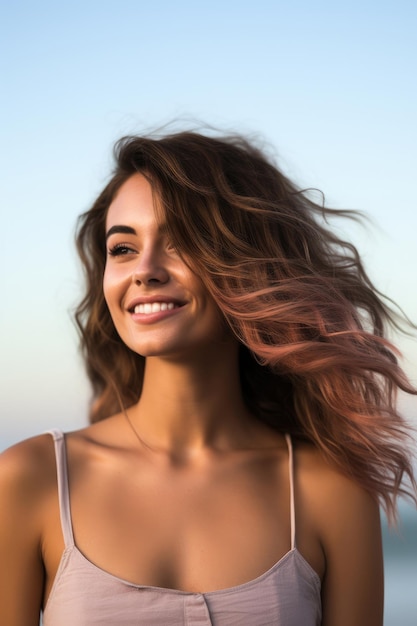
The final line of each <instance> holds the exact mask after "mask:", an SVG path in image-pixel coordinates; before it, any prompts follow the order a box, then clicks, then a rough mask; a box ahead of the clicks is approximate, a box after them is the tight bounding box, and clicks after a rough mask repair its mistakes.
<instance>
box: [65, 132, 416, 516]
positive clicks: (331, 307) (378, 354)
mask: <svg viewBox="0 0 417 626" xmlns="http://www.w3.org/2000/svg"><path fill="white" fill-rule="evenodd" d="M115 159H116V168H115V172H114V175H113V177H112V179H111V180H110V182H109V183H108V185H107V186H106V187H105V189H104V190H103V191H102V193H101V194H100V196H99V197H98V199H97V200H96V202H95V203H94V205H93V206H92V208H91V209H90V210H89V211H87V212H86V213H84V214H83V215H81V216H80V220H79V227H78V233H77V246H78V252H79V254H80V257H81V261H82V263H83V266H84V270H85V275H86V283H87V284H86V292H85V297H84V299H83V300H82V302H81V303H80V305H79V306H78V308H77V310H76V321H77V324H78V327H79V330H80V333H81V345H82V349H83V355H84V358H85V362H86V365H87V371H88V375H89V378H90V381H91V383H92V387H93V403H92V408H91V416H90V417H91V420H92V421H97V420H100V419H103V418H106V417H108V416H110V415H112V414H114V413H116V412H118V411H120V410H121V407H127V406H130V405H132V404H133V403H135V402H137V401H138V399H139V397H140V393H141V387H142V379H143V367H144V359H143V357H141V356H139V355H137V354H136V353H134V352H132V351H131V350H130V349H129V348H128V347H127V346H126V345H125V344H124V343H123V342H122V340H121V339H120V337H119V335H118V333H117V331H116V329H115V327H114V325H113V322H112V319H111V317H110V314H109V311H108V309H107V305H106V303H105V300H104V296H103V290H102V282H103V273H104V268H105V263H106V245H105V220H106V215H107V210H108V208H109V205H110V204H111V202H112V200H113V199H114V197H115V195H116V194H117V191H118V190H119V189H120V187H121V185H122V184H123V183H124V182H125V181H126V180H127V179H128V178H129V177H130V176H132V175H133V174H134V173H136V172H142V173H144V174H146V176H148V177H149V180H150V181H151V184H152V187H153V190H154V195H155V200H156V209H157V211H158V213H159V215H160V216H161V219H164V220H165V221H166V226H167V230H168V233H169V235H170V237H171V240H172V242H173V244H174V245H175V246H176V247H177V249H178V251H179V252H180V254H181V255H182V256H183V258H184V260H185V261H186V262H187V263H188V264H189V265H190V267H191V268H192V269H193V270H194V271H195V272H196V273H198V275H199V276H201V277H202V279H203V281H204V284H205V286H206V288H207V289H208V291H209V292H210V294H211V295H212V297H213V298H214V300H215V301H216V303H217V304H218V306H219V308H220V310H221V311H222V313H223V315H224V318H225V320H226V322H227V324H228V325H229V326H230V329H231V331H232V332H233V333H234V335H235V336H236V337H237V339H238V340H239V342H240V376H241V385H242V392H243V396H244V399H245V402H246V403H247V406H248V407H249V408H250V410H251V411H252V412H253V413H254V414H255V415H256V416H257V417H258V418H259V419H260V420H262V421H264V422H266V423H268V424H269V425H271V426H272V427H274V428H275V429H276V430H278V431H281V432H289V433H291V434H292V435H293V436H295V437H299V438H303V439H305V440H308V441H310V442H312V443H313V444H314V445H315V446H317V448H319V449H320V450H321V451H322V452H323V453H324V455H325V456H326V457H327V458H328V459H329V460H330V461H332V462H334V463H336V464H337V465H338V466H339V468H340V469H341V470H342V471H343V472H344V473H345V474H347V475H349V476H351V477H352V478H354V479H356V480H357V481H358V482H359V483H360V484H362V486H364V487H365V488H366V489H367V490H368V491H370V492H371V493H372V494H373V495H374V496H375V497H377V498H378V499H379V500H380V501H381V502H382V504H383V505H384V508H385V509H386V511H387V512H388V514H389V515H390V517H393V516H394V514H395V502H396V497H397V496H398V495H399V494H405V493H408V494H409V495H410V493H412V489H413V488H414V487H415V482H414V478H413V469H412V465H411V455H410V454H408V453H407V445H408V440H409V434H408V432H409V429H408V427H407V425H406V423H405V422H404V420H403V418H402V417H401V415H400V414H399V413H398V412H397V409H396V405H395V399H396V391H397V389H402V390H404V391H405V392H408V393H416V390H415V389H414V388H413V387H412V386H411V384H410V383H409V381H408V380H407V377H406V376H405V374H404V373H403V371H402V370H401V368H400V367H399V365H398V363H397V358H396V349H395V348H394V347H393V346H392V345H391V344H390V343H389V342H388V340H387V339H386V332H387V328H388V327H389V326H395V327H398V326H399V325H400V323H401V317H400V316H399V315H398V314H397V313H396V312H395V311H394V310H393V309H392V307H391V306H390V304H389V303H388V301H387V299H386V298H384V297H383V296H382V295H381V294H380V293H379V292H378V290H377V289H376V288H375V287H374V286H373V284H372V282H371V280H370V279H369V277H368V275H367V273H366V271H365V269H364V267H363V264H362V262H361V259H360V257H359V254H358V252H357V250H356V248H355V247H354V246H353V245H352V244H351V243H349V242H346V241H343V240H341V239H339V238H338V237H337V236H336V235H335V233H334V232H333V231H332V230H331V229H330V228H329V219H330V218H333V217H335V216H344V217H352V218H353V219H357V216H356V214H355V213H354V212H352V211H335V210H333V209H329V208H324V206H321V205H320V204H317V203H315V202H313V200H312V199H311V196H310V194H309V192H308V191H301V190H299V189H297V188H296V186H295V185H294V184H293V183H291V182H290V181H289V180H288V178H286V177H285V176H284V175H283V174H282V173H281V172H280V171H279V170H278V169H277V167H276V166H275V164H274V163H273V162H272V160H270V159H269V158H267V157H266V156H265V154H263V152H262V151H261V150H259V149H258V148H257V147H256V146H254V145H252V143H250V142H249V141H247V140H246V139H244V138H242V137H239V136H232V137H226V138H220V139H219V138H217V137H212V136H205V135H202V134H199V133H195V132H182V133H175V134H171V135H166V136H162V137H160V136H156V137H125V138H123V139H121V140H120V141H119V142H118V143H117V144H116V147H115ZM406 476H408V478H409V479H410V480H411V489H410V487H409V488H407V486H406V485H405V484H404V483H403V478H405V477H406Z"/></svg>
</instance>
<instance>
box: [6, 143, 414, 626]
mask: <svg viewBox="0 0 417 626" xmlns="http://www.w3.org/2000/svg"><path fill="white" fill-rule="evenodd" d="M116 160H117V165H116V171H115V174H114V176H113V178H112V179H111V181H110V182H109V184H108V185H107V186H106V188H105V189H104V191H103V192H102V193H101V195H100V196H99V198H98V199H97V201H96V202H95V204H94V205H93V207H92V208H91V209H90V211H88V212H87V213H85V214H84V215H83V216H81V220H80V226H79V230H78V238H77V243H78V250H79V253H80V256H81V260H82V262H83V265H84V268H85V273H86V281H87V289H86V295H85V297H84V299H83V301H82V302H81V304H80V306H79V308H78V310H77V314H76V319H77V322H78V325H79V328H80V331H81V338H82V347H83V353H84V357H85V361H86V365H87V371H88V375H89V377H90V380H91V383H92V387H93V398H94V400H93V403H92V408H91V422H92V423H91V425H90V426H88V427H87V428H85V429H83V430H80V431H77V432H73V433H69V434H67V435H65V438H64V436H63V435H62V433H60V432H54V433H53V437H51V435H50V434H45V435H42V436H40V437H36V438H33V439H30V440H28V441H25V442H23V443H21V444H18V445H17V446H14V447H13V448H11V449H9V450H8V451H6V452H5V453H4V454H3V455H2V459H1V465H0V468H1V473H0V475H1V505H0V511H1V512H0V531H1V533H0V542H1V543H0V545H1V548H0V549H1V554H0V568H1V581H0V585H1V586H0V589H1V593H2V602H1V606H0V622H1V623H2V624H7V626H32V625H35V624H38V620H39V615H40V612H41V611H42V609H43V611H44V612H43V620H44V625H45V626H51V625H52V624H53V625H59V626H66V625H67V624H68V625H69V624H71V625H73V624H77V625H83V624H89V625H90V624H100V625H101V626H103V625H107V624H117V625H132V624H144V625H146V626H149V625H174V624H188V625H192V626H197V625H208V624H213V625H214V626H219V625H221V626H223V625H225V626H233V625H238V624H239V625H245V626H251V625H255V626H260V625H264V626H270V625H272V624H275V625H284V626H292V625H294V626H295V625H296V626H299V625H300V624H303V626H309V625H318V624H322V625H324V626H377V625H380V624H382V619H383V618H382V614H383V580H382V578H383V574H382V551H381V533H380V520H379V506H378V503H381V504H382V505H383V506H385V509H386V510H387V511H388V514H389V515H390V517H391V518H393V517H394V515H395V500H396V497H397V496H398V494H400V493H404V492H405V491H406V488H405V487H403V486H402V479H403V477H404V476H407V475H408V478H410V479H411V481H412V485H413V484H414V483H413V475H412V468H411V464H410V457H409V455H408V453H407V448H406V443H407V437H408V435H407V432H406V428H405V424H404V422H403V421H402V418H401V417H400V416H399V415H398V413H397V411H396V409H395V405H394V399H395V398H394V396H395V390H396V389H397V388H400V389H403V390H405V391H406V392H409V393H415V391H414V390H413V389H412V387H411V385H410V384H409V382H408V381H407V379H406V377H405V375H404V374H403V373H402V371H401V369H400V368H399V366H398V365H397V362H396V359H395V357H394V349H393V348H392V346H391V345H390V344H389V343H388V342H387V341H386V339H385V338H384V333H385V328H386V325H387V324H397V320H396V317H395V315H394V314H393V313H392V311H391V310H390V309H389V308H388V307H387V305H386V304H385V303H384V301H383V299H381V297H380V295H379V294H378V292H377V291H376V290H375V288H374V287H373V286H372V284H371V282H370V280H369V278H368V277H367V275H366V273H365V271H364V268H363V266H362V264H361V261H360V259H359V257H358V254H357V251H356V249H355V248H354V247H353V246H352V245H350V244H348V243H346V242H343V241H341V240H339V239H338V238H337V237H336V236H335V235H334V234H333V233H332V231H331V230H329V229H328V226H327V225H326V219H327V218H328V217H332V216H333V215H334V214H335V212H334V211H331V210H329V209H323V208H321V207H319V206H317V205H316V204H314V203H313V202H312V201H311V200H310V199H309V198H308V196H307V195H306V194H305V193H302V192H300V191H299V190H297V189H296V188H295V187H294V185H292V184H291V183H290V182H289V181H288V180H287V179H286V178H285V177H284V176H283V175H282V174H281V173H280V172H279V171H278V170H277V168H276V167H275V166H274V165H273V164H271V163H270V162H269V161H268V159H267V158H266V157H265V156H264V155H263V154H262V153H261V152H260V151H259V150H258V149H256V148H255V147H253V146H252V145H250V144H249V143H247V142H246V141H245V140H244V139H242V138H236V137H235V138H224V139H218V138H213V137H206V136H203V135H200V134H197V133H179V134H174V135H171V136H165V137H161V138H143V137H131V138H125V139H123V140H121V142H119V144H118V146H117V150H116ZM342 214H346V213H342ZM57 475H58V479H57V478H56V477H57Z"/></svg>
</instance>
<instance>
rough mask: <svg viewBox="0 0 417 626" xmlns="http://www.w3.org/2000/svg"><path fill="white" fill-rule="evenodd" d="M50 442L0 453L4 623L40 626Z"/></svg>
mask: <svg viewBox="0 0 417 626" xmlns="http://www.w3.org/2000/svg"><path fill="white" fill-rule="evenodd" d="M44 451H45V439H44V438H36V439H33V440H29V441H27V442H23V443H22V444H18V445H17V446H14V447H13V448H10V449H9V450H6V452H4V453H3V454H1V455H0V624H4V625H6V624H7V626H38V624H39V616H40V610H41V605H42V596H43V588H44V568H43V563H42V556H41V536H42V532H41V529H42V514H43V513H42V512H43V510H44V508H43V505H42V503H43V502H44V496H45V491H46V486H47V482H48V480H47V472H46V464H45V456H46V457H47V456H48V455H44V454H43V452H44Z"/></svg>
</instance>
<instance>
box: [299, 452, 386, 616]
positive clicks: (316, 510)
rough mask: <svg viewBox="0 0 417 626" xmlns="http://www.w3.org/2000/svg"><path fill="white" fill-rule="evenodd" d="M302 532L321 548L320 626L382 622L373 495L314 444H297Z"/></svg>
mask: <svg viewBox="0 0 417 626" xmlns="http://www.w3.org/2000/svg"><path fill="white" fill-rule="evenodd" d="M295 470H296V488H297V489H298V493H297V498H298V505H299V509H298V510H299V513H300V516H299V517H301V522H300V527H301V530H302V528H303V524H304V528H305V527H306V526H305V525H306V524H308V525H311V526H312V527H313V528H314V533H315V536H316V537H317V539H318V541H319V542H320V545H321V546H322V551H323V556H324V563H325V569H324V575H323V588H322V601H323V622H322V623H323V626H327V625H331V626H350V625H351V624H355V625H357V626H362V625H363V626H374V625H375V626H380V625H381V624H382V614H383V560H382V539H381V524H380V514H379V506H378V502H377V499H376V498H375V497H374V496H373V495H372V494H371V493H369V492H368V491H367V490H366V489H364V488H363V487H362V486H361V485H360V484H359V483H358V481H356V480H354V479H352V478H350V477H349V476H346V475H345V474H343V473H342V471H341V470H340V469H339V468H338V467H336V466H335V465H333V464H331V463H329V462H328V461H327V460H326V459H325V458H324V457H323V455H322V454H321V453H320V452H319V451H318V450H317V449H315V448H314V447H313V446H311V445H308V444H304V443H300V444H296V445H295Z"/></svg>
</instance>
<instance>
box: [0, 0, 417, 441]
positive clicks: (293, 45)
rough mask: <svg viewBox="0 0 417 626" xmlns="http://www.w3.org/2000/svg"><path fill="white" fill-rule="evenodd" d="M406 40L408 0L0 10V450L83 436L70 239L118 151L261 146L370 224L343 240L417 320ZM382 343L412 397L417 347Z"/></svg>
mask: <svg viewBox="0 0 417 626" xmlns="http://www.w3.org/2000/svg"><path fill="white" fill-rule="evenodd" d="M416 32H417V5H416V3H415V2H414V1H405V0H397V1H396V2H384V1H383V0H380V1H379V2H376V0H374V1H370V0H361V1H360V2H359V1H358V0H352V1H351V2H349V3H345V4H343V5H342V4H341V3H335V2H330V1H320V0H316V1H315V2H314V3H313V2H307V1H306V0H301V1H297V0H294V1H293V2H291V3H289V2H279V1H277V0H275V1H267V0H258V1H257V2H248V1H245V0H239V1H235V0H231V1H229V2H227V1H226V0H222V2H220V1H218V0H211V2H210V3H197V2H195V1H194V2H187V1H184V0H176V2H168V1H161V0H160V1H158V0H155V1H153V2H152V3H149V2H142V1H140V0H135V1H131V0H118V1H117V2H116V1H106V0H101V1H100V2H99V1H97V0H92V1H88V0H83V2H80V1H79V0H74V1H73V2H72V3H56V2H47V1H44V0H38V1H37V2H33V1H30V2H28V1H26V2H21V1H19V0H16V1H15V2H13V3H7V5H6V3H3V6H2V8H1V9H0V41H1V44H0V46H1V49H0V63H1V65H2V67H1V68H0V69H1V76H2V97H1V99H0V114H1V121H2V124H1V149H0V171H1V173H2V176H1V179H2V180H1V203H0V209H1V224H2V231H1V232H2V235H1V238H2V245H1V246H0V249H1V276H0V280H1V292H2V295H3V298H2V306H1V324H0V328H1V346H2V348H1V356H0V368H1V376H0V380H1V394H0V398H1V399H0V404H1V429H0V430H1V432H0V449H1V448H2V447H5V446H6V445H8V444H10V443H13V442H14V441H17V440H19V439H21V438H24V437H27V436H30V435H32V434H35V433H39V432H42V431H44V430H46V429H48V428H52V427H60V428H63V429H64V430H71V429H74V428H77V427H79V426H82V425H84V424H86V421H87V405H88V397H89V389H88V384H87V382H86V379H85V375H84V371H83V365H82V362H81V360H80V358H79V355H78V349H77V335H76V332H75V329H74V326H73V324H72V321H71V311H72V309H73V308H74V306H75V304H76V303H77V299H78V298H79V296H80V294H81V277H80V271H79V266H78V264H77V259H76V255H75V251H74V244H73V236H74V228H75V223H76V218H77V215H79V214H80V213H81V212H82V211H84V210H86V209H87V208H88V207H89V206H90V204H91V203H92V201H93V200H94V198H95V196H96V195H97V194H98V193H99V191H100V190H101V188H102V187H103V186H104V184H105V182H106V180H107V178H108V176H109V173H110V170H111V167H112V159H111V150H112V146H113V144H114V142H115V141H116V140H117V139H118V138H119V137H121V136H123V135H126V134H130V133H141V132H146V131H147V130H149V129H152V128H155V127H159V126H161V125H164V124H166V123H168V122H172V120H176V122H175V127H176V128H184V127H189V126H190V125H192V124H195V123H196V122H202V123H206V124H209V125H212V126H215V127H217V128H219V129H220V130H224V131H226V132H228V131H238V132H241V133H244V134H248V135H251V136H256V137H260V138H262V140H264V141H266V142H268V143H269V144H270V145H271V146H273V149H274V152H275V154H276V156H277V160H278V163H279V165H280V167H281V168H282V170H283V171H284V172H285V173H286V174H287V175H289V176H290V177H291V178H293V179H294V181H295V182H296V183H297V184H298V185H300V186H303V187H318V188H320V189H321V190H323V191H324V193H325V195H326V199H327V203H328V205H330V206H334V207H337V208H354V209H360V210H364V211H366V212H367V213H368V214H369V215H370V217H371V218H372V221H373V225H372V228H371V229H368V230H367V231H363V230H360V229H359V228H358V227H353V226H352V225H350V224H347V225H345V226H343V228H344V230H343V232H344V234H345V235H346V236H347V237H349V238H351V239H352V240H353V241H354V242H356V243H357V245H358V247H359V249H360V251H361V253H362V255H363V258H364V261H365V263H366V265H367V267H368V269H369V272H370V274H371V276H372V278H373V280H374V282H375V283H376V285H377V286H378V288H380V289H381V290H382V291H384V292H386V293H388V294H389V295H390V296H391V297H392V298H394V300H395V301H397V302H398V303H399V304H400V306H401V307H402V308H403V309H404V310H405V311H406V313H407V314H408V315H409V316H410V317H411V318H413V319H414V320H415V321H417V289H416V287H417V279H416V268H417V236H416V233H417V207H416V194H415V178H416V174H415V172H416V164H417V158H416V157H417V124H416V114H417V81H416V80H415V68H416V57H417V39H416V36H415V34H416ZM339 228H342V226H339ZM340 232H342V231H340ZM395 339H396V341H397V342H398V343H399V345H400V347H401V349H402V350H403V352H404V354H405V357H406V361H405V366H406V369H407V371H408V373H409V375H410V376H411V378H412V379H413V380H414V381H416V382H417V339H416V335H414V338H413V339H412V338H408V339H407V338H401V337H398V338H397V337H396V338H395ZM402 406H403V407H404V412H405V413H406V414H407V415H408V416H409V417H413V416H417V401H416V400H415V399H412V400H402Z"/></svg>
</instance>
